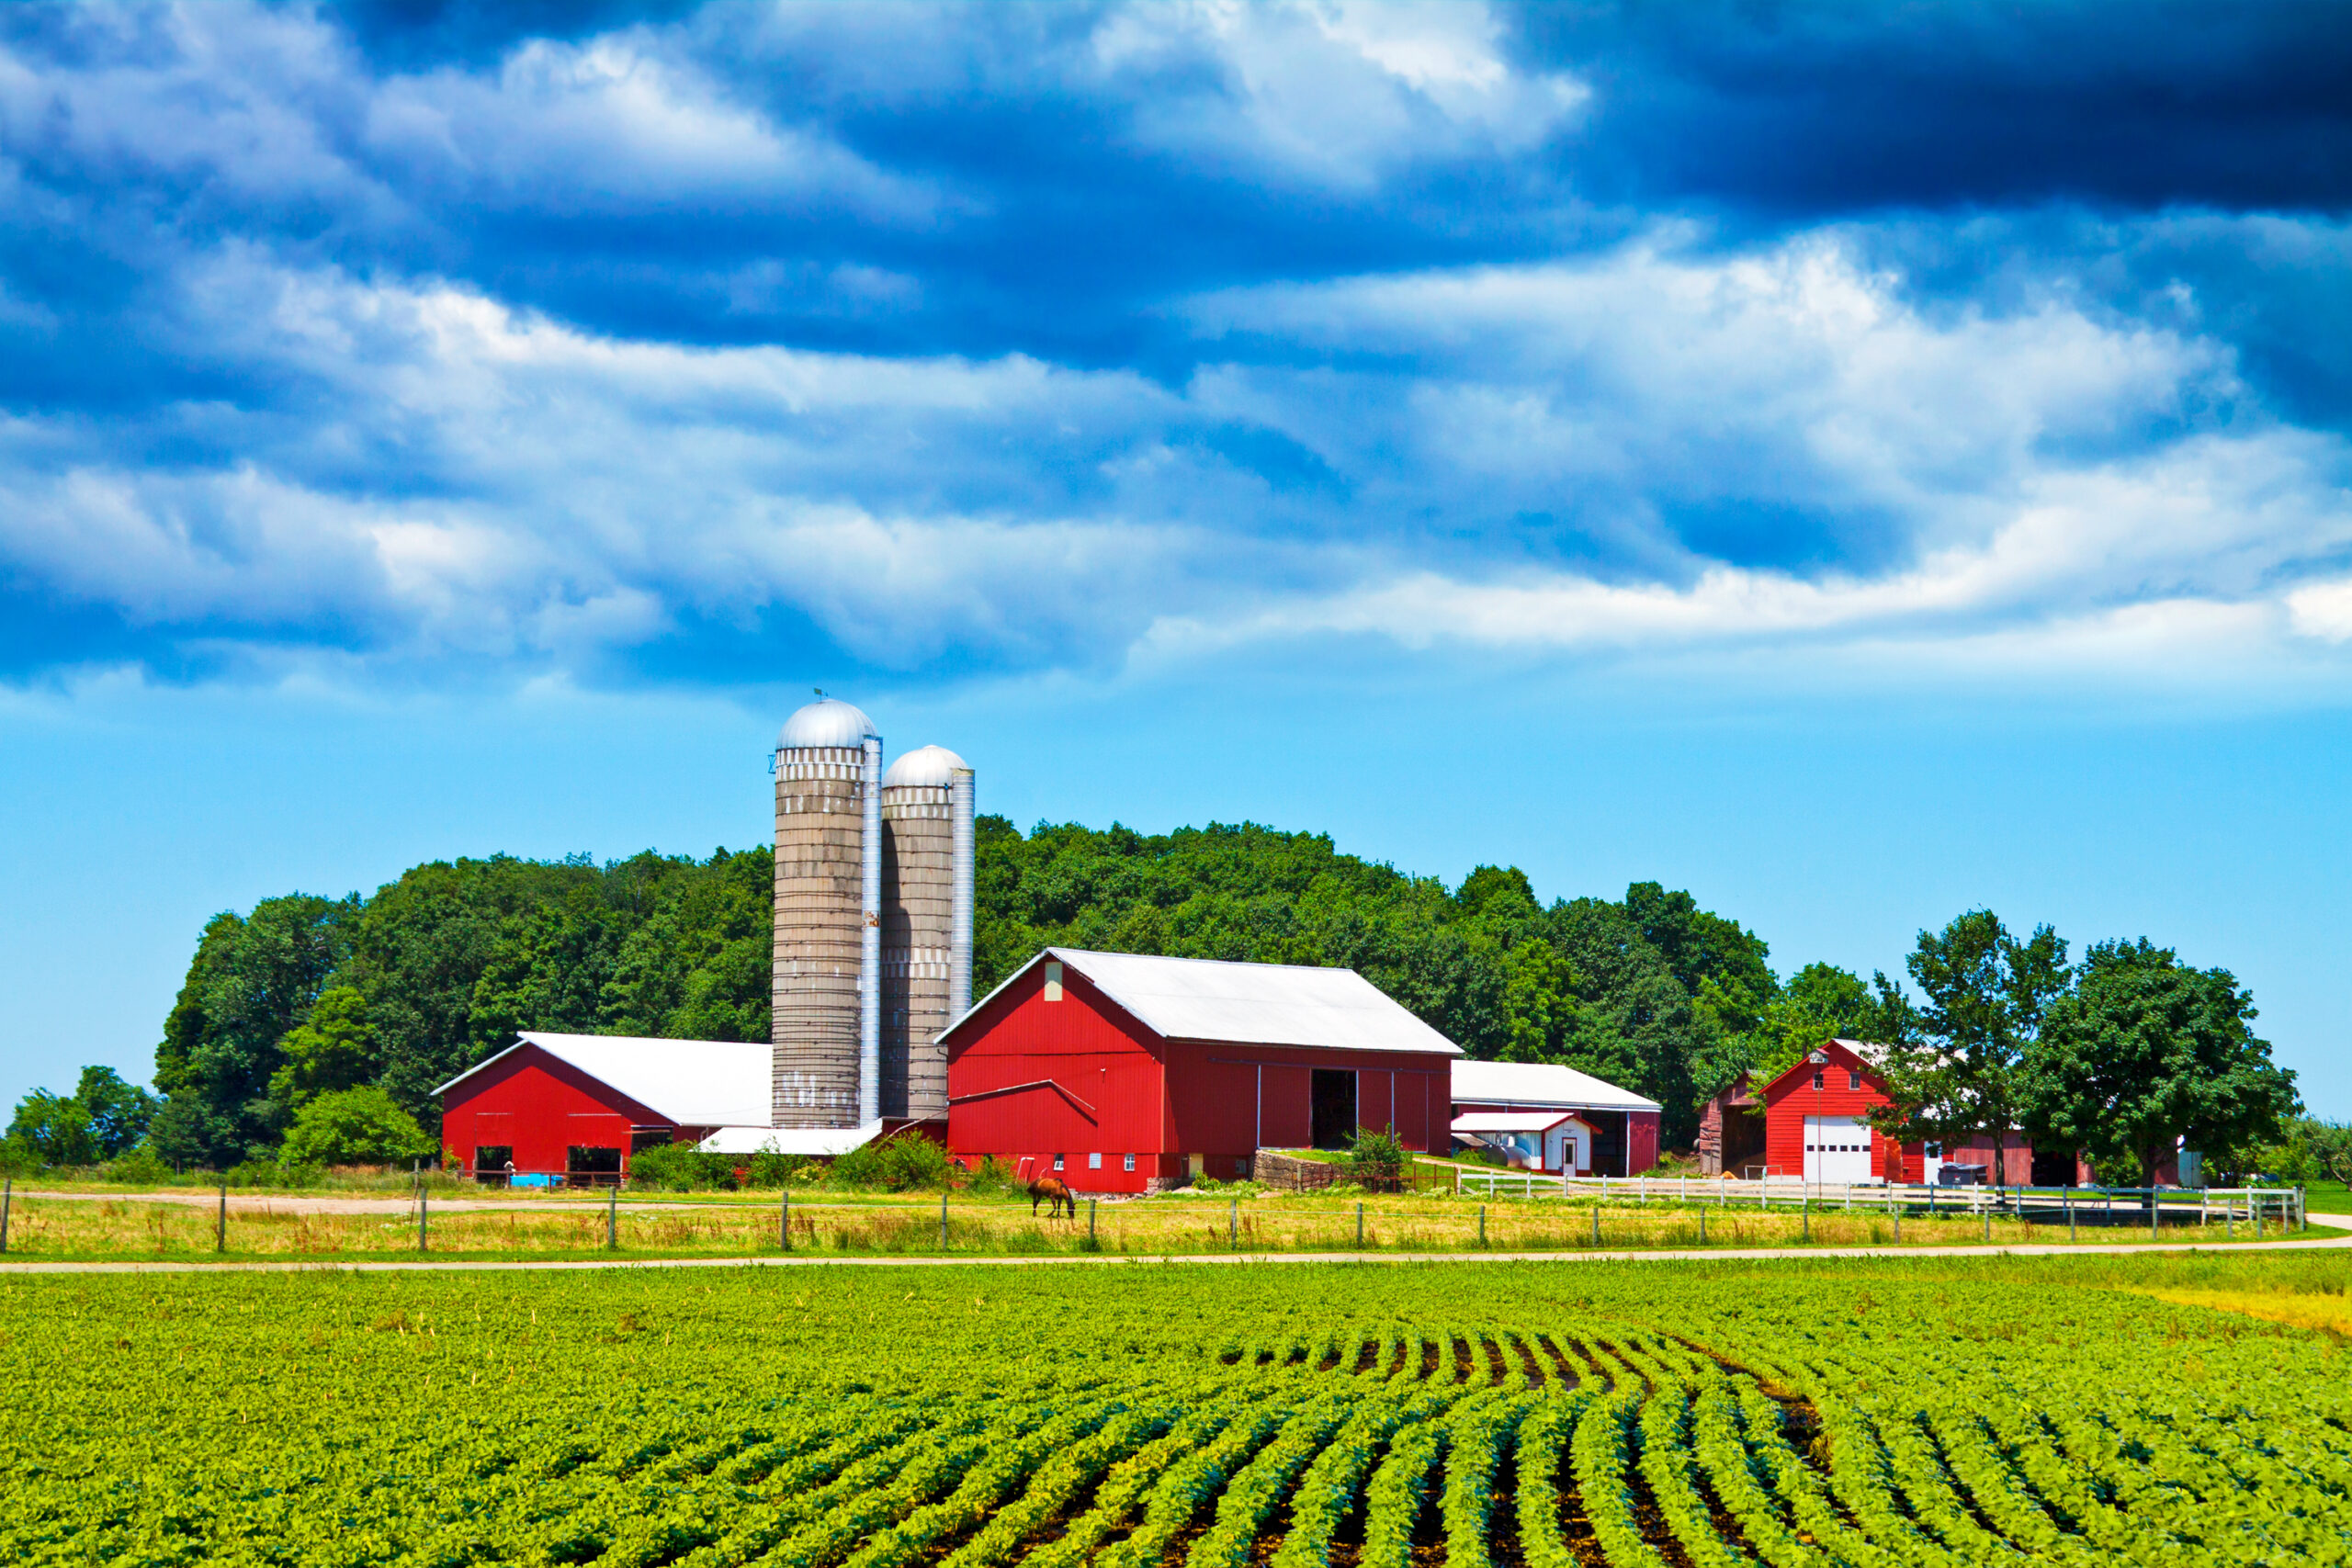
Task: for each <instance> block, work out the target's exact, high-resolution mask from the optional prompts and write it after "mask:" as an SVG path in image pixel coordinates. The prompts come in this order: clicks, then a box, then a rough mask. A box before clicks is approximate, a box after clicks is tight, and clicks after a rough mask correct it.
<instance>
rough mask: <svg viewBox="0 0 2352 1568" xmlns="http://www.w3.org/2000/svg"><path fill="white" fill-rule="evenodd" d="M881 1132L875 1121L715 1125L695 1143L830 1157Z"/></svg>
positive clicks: (718, 1150)
mask: <svg viewBox="0 0 2352 1568" xmlns="http://www.w3.org/2000/svg"><path fill="white" fill-rule="evenodd" d="M881 1134H882V1123H881V1122H866V1123H865V1125H864V1126H862V1127H718V1128H715V1129H713V1130H712V1132H711V1134H710V1135H709V1136H707V1137H706V1138H705V1139H703V1141H702V1142H701V1143H699V1144H696V1145H695V1147H696V1148H698V1149H700V1150H702V1151H703V1152H704V1153H706V1154H714V1155H755V1154H759V1153H761V1152H763V1150H770V1149H773V1150H774V1151H775V1152H776V1153H777V1154H780V1155H809V1156H820V1157H823V1158H828V1159H830V1158H831V1157H832V1156H835V1155H845V1154H847V1153H849V1152H850V1150H852V1149H854V1148H858V1147H861V1146H863V1145H866V1144H870V1143H872V1142H873V1141H874V1140H875V1139H876V1138H877V1137H879V1136H881Z"/></svg>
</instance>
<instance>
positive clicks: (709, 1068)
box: [433, 1030, 774, 1127]
mask: <svg viewBox="0 0 2352 1568" xmlns="http://www.w3.org/2000/svg"><path fill="white" fill-rule="evenodd" d="M526 1045H536V1046H537V1047H538V1048H539V1049H540V1050H542V1051H545V1052H546V1053H547V1054H548V1055H550V1056H553V1057H555V1058H557V1059H558V1060H559V1061H563V1062H568V1063H570V1064H571V1066H575V1067H577V1068H579V1069H580V1070H581V1071H582V1072H583V1073H586V1074H587V1075H588V1076H589V1077H592V1078H594V1079H595V1080H596V1081H597V1082H598V1083H601V1084H605V1085H606V1086H608V1087H610V1088H612V1089H618V1090H619V1091H620V1092H621V1093H623V1094H625V1095H627V1096H628V1097H629V1099H631V1100H636V1101H637V1102H638V1103H639V1105H642V1106H644V1107H646V1108H647V1109H648V1110H650V1111H658V1112H660V1113H661V1114H662V1115H663V1116H666V1117H668V1118H669V1119H670V1120H671V1121H672V1122H676V1123H677V1124H678V1125H679V1126H681V1127H740V1126H758V1125H760V1124H761V1123H763V1122H765V1121H766V1120H767V1119H768V1117H769V1115H770V1114H771V1102H772V1095H773V1092H774V1090H773V1076H774V1067H773V1057H774V1049H773V1047H771V1046H768V1045H763V1044H750V1043H742V1042H739V1041H733V1040H646V1039H640V1038H639V1037H637V1036H635V1035H628V1034H548V1033H544V1032H540V1031H537V1030H525V1031H524V1032H522V1034H521V1035H520V1037H519V1038H518V1039H517V1040H516V1041H515V1043H514V1044H512V1045H510V1046H508V1047H507V1048H506V1049H505V1050H503V1051H501V1052H500V1053H499V1054H498V1055H495V1056H492V1057H491V1058H490V1060H489V1061H486V1062H482V1063H481V1064H479V1065H478V1066H471V1067H469V1068H467V1069H466V1070H465V1071H464V1072H462V1073H459V1074H458V1076H457V1077H454V1078H451V1079H450V1080H449V1081H448V1082H447V1083H445V1084H443V1085H442V1086H441V1087H440V1088H439V1089H435V1090H434V1091H433V1092H434V1093H435V1094H446V1093H447V1092H448V1091H449V1090H450V1089H455V1088H457V1087H458V1085H459V1084H461V1083H463V1082H465V1081H466V1080H467V1079H468V1078H469V1077H473V1076H474V1075H475V1074H476V1073H479V1072H481V1071H483V1070H484V1069H486V1068H488V1067H491V1066H495V1065H496V1064H497V1063H500V1062H503V1061H504V1060H505V1059H506V1058H507V1057H509V1056H511V1055H514V1054H515V1052H517V1051H520V1050H521V1049H523V1047H524V1046H526Z"/></svg>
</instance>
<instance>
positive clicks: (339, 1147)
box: [277, 1084, 441, 1166]
mask: <svg viewBox="0 0 2352 1568" xmlns="http://www.w3.org/2000/svg"><path fill="white" fill-rule="evenodd" d="M440 1149H441V1142H440V1140H439V1139H437V1138H435V1137H434V1136H433V1135H432V1134H430V1133H427V1132H426V1131H425V1130H424V1128H422V1127H420V1126H418V1125H417V1124H416V1118H415V1117H413V1116H411V1115H410V1114H409V1113H408V1112H407V1111H403V1110H401V1108H400V1106H399V1105H397V1104H395V1103H394V1102H393V1100H392V1097H391V1096H390V1095H389V1094H387V1093H385V1092H384V1090H383V1089H379V1088H378V1087H376V1086H375V1085H373V1084H369V1085H367V1086H365V1087H363V1088H360V1089H337V1090H335V1091H334V1093H332V1094H322V1095H321V1096H319V1097H318V1098H317V1099H316V1100H311V1102H310V1103H309V1104H308V1105H305V1106H304V1107H302V1109H301V1110H300V1111H299V1112H297V1113H296V1115H295V1117H294V1125H293V1126H292V1127H290V1128H288V1130H287V1134H286V1144H285V1146H284V1147H283V1148H282V1149H280V1150H279V1151H278V1156H277V1157H278V1161H279V1163H280V1164H283V1165H313V1166H319V1165H406V1164H407V1163H408V1162H409V1161H411V1160H414V1159H424V1158H427V1157H429V1156H433V1155H435V1154H438V1153H439V1152H440Z"/></svg>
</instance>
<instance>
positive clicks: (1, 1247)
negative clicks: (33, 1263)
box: [0, 1176, 17, 1252]
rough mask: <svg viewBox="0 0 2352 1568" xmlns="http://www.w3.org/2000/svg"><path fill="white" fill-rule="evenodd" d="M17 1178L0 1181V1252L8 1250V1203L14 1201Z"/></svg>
mask: <svg viewBox="0 0 2352 1568" xmlns="http://www.w3.org/2000/svg"><path fill="white" fill-rule="evenodd" d="M16 1196H17V1179H16V1178H15V1177H13V1176H12V1177H9V1178H7V1179H6V1180H5V1181H0V1252H6V1251H7V1250H8V1205H9V1204H10V1203H11V1202H13V1201H16Z"/></svg>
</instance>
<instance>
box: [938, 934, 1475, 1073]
mask: <svg viewBox="0 0 2352 1568" xmlns="http://www.w3.org/2000/svg"><path fill="white" fill-rule="evenodd" d="M1048 959H1058V960H1059V961H1060V962H1061V963H1063V964H1066V965H1068V966H1069V968H1071V969H1074V970H1076V971H1078V973H1080V975H1083V976H1086V977H1087V978H1088V979H1089V980H1091V981H1092V982H1093V983H1094V984H1095V985H1096V986H1098V987H1101V988H1102V991H1103V995H1105V996H1107V997H1109V998H1111V999H1112V1000H1113V1001H1114V1002H1116V1003H1118V1004H1119V1006H1121V1007H1123V1008H1125V1010H1127V1011H1128V1012H1130V1013H1132V1014H1134V1015H1135V1018H1136V1021H1137V1022H1139V1023H1141V1024H1143V1025H1144V1026H1145V1027H1146V1028H1148V1029H1149V1030H1151V1031H1152V1032H1155V1033H1157V1034H1159V1035H1161V1036H1162V1037H1164V1038H1166V1039H1170V1040H1210V1041H1216V1042H1219V1043H1226V1044H1234V1045H1303V1046H1312V1047H1316V1048H1318V1049H1325V1050H1337V1051H1421V1052H1428V1053H1431V1054H1434V1055H1443V1056H1459V1055H1462V1047H1461V1046H1459V1045H1456V1044H1455V1043H1453V1041H1451V1040H1448V1039H1447V1038H1446V1037H1445V1036H1444V1035H1442V1034H1440V1033H1439V1032H1437V1031H1436V1030H1434V1029H1431V1028H1430V1026H1429V1025H1428V1024H1426V1023H1423V1022H1422V1021H1420V1020H1419V1019H1418V1018H1416V1017H1414V1016H1413V1014H1412V1013H1411V1012H1409V1011H1408V1010H1406V1009H1405V1008H1404V1007H1403V1006H1402V1005H1400V1004H1399V1003H1397V1001H1396V1000H1394V999H1393V998H1390V997H1389V996H1388V994H1387V993H1386V992H1385V991H1383V990H1382V989H1381V988H1380V987H1377V986H1375V985H1374V984H1373V983H1372V982H1371V981H1369V980H1367V979H1365V978H1364V977H1363V976H1361V975H1359V974H1357V973H1356V972H1355V971H1354V970H1352V969H1324V968H1317V967H1314V966H1311V965H1307V964H1233V963H1228V962H1226V961H1225V960H1222V959H1215V958H1160V957H1155V956H1150V955H1148V954H1144V953H1087V952H1084V951H1081V950H1080V949H1077V948H1069V947H1049V948H1046V950H1044V951H1043V952H1041V953H1038V954H1037V955H1036V956H1035V958H1032V959H1031V960H1030V961H1029V962H1028V963H1026V964H1023V965H1022V966H1021V968H1020V969H1019V970H1018V971H1017V972H1016V973H1015V974H1013V975H1012V976H1010V977H1008V978H1007V979H1006V980H1005V982H1004V985H1002V986H999V987H997V988H996V991H991V992H989V997H990V998H993V997H994V996H995V995H996V994H997V991H1001V990H1003V989H1004V987H1005V986H1010V985H1012V982H1013V981H1014V980H1017V979H1019V978H1020V977H1021V976H1023V975H1025V974H1027V973H1028V972H1029V971H1030V970H1032V969H1034V968H1035V967H1036V966H1037V965H1038V964H1042V963H1045V962H1046V960H1048ZM986 1005H987V998H983V999H982V1001H981V1003H980V1006H981V1007H985V1006H986ZM978 1011H979V1007H975V1008H974V1009H973V1010H972V1011H971V1012H967V1013H966V1014H965V1015H964V1017H965V1018H966V1019H968V1018H970V1017H972V1016H973V1014H974V1013H977V1012H978ZM961 1023H962V1020H958V1021H957V1025H951V1026H950V1027H949V1029H948V1031H947V1032H948V1033H950V1034H952V1033H954V1032H955V1029H956V1026H958V1025H960V1024H961Z"/></svg>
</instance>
